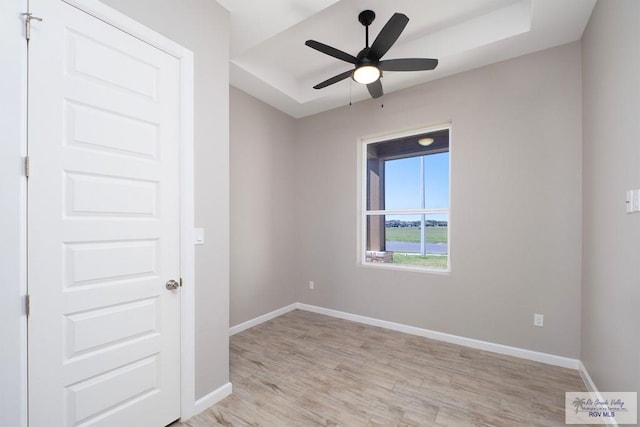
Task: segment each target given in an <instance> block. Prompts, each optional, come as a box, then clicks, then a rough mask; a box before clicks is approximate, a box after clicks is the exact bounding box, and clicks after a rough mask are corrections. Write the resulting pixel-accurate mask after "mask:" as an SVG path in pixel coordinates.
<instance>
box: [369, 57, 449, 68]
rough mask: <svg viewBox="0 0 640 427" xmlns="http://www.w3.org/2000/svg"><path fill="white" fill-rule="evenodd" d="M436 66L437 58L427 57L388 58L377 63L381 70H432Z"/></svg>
mask: <svg viewBox="0 0 640 427" xmlns="http://www.w3.org/2000/svg"><path fill="white" fill-rule="evenodd" d="M437 66H438V60H437V59H429V58H402V59H388V60H386V61H380V62H379V63H378V67H379V68H380V69H381V70H383V71H425V70H433V69H434V68H436V67H437Z"/></svg>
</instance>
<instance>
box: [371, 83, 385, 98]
mask: <svg viewBox="0 0 640 427" xmlns="http://www.w3.org/2000/svg"><path fill="white" fill-rule="evenodd" d="M367 89H368V90H369V93H370V94H371V97H372V98H380V97H381V96H382V95H384V92H383V91H382V82H381V81H380V79H378V80H376V81H375V82H373V83H369V84H368V85H367Z"/></svg>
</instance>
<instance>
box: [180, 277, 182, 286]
mask: <svg viewBox="0 0 640 427" xmlns="http://www.w3.org/2000/svg"><path fill="white" fill-rule="evenodd" d="M180 287H182V277H181V278H180Z"/></svg>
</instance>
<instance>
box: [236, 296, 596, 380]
mask: <svg viewBox="0 0 640 427" xmlns="http://www.w3.org/2000/svg"><path fill="white" fill-rule="evenodd" d="M295 309H299V310H305V311H311V312H313V313H318V314H324V315H326V316H331V317H336V318H339V319H345V320H350V321H352V322H358V323H364V324H365V325H371V326H377V327H380V328H385V329H391V330H393V331H398V332H404V333H405V334H411V335H418V336H421V337H425V338H430V339H433V340H438V341H444V342H448V343H451V344H458V345H462V346H465V347H471V348H475V349H478V350H486V351H491V352H494V353H499V354H505V355H507V356H513V357H519V358H521V359H527V360H533V361H535V362H541V363H547V364H549V365H555V366H561V367H563V368H569V369H578V368H579V364H580V361H579V360H578V359H571V358H569V357H564V356H556V355H554V354H549V353H541V352H538V351H533V350H526V349H523V348H518V347H511V346H508V345H503V344H495V343H492V342H488V341H481V340H476V339H473V338H466V337H461V336H457V335H451V334H446V333H443V332H438V331H432V330H430V329H423V328H418V327H415V326H409V325H403V324H401V323H394V322H389V321H386V320H380V319H375V318H372V317H366V316H360V315H358V314H351V313H346V312H344V311H338V310H332V309H330V308H324V307H318V306H315V305H309V304H303V303H299V302H297V303H294V304H290V305H288V306H286V307H282V308H280V309H278V310H274V311H272V312H270V313H266V314H263V315H262V316H258V317H256V318H254V319H251V320H248V321H246V322H243V323H240V324H239V325H236V326H234V327H232V328H230V329H229V335H234V334H237V333H239V332H242V331H244V330H245V329H249V328H252V327H254V326H257V325H259V324H261V323H263V322H266V321H268V320H271V319H273V318H275V317H278V316H281V315H283V314H285V313H288V312H290V311H292V310H295ZM585 372H586V371H585Z"/></svg>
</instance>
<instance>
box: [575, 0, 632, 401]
mask: <svg viewBox="0 0 640 427" xmlns="http://www.w3.org/2000/svg"><path fill="white" fill-rule="evenodd" d="M639 21H640V2H638V1H637V0H625V1H623V0H616V1H602V0H601V1H598V3H597V4H596V7H595V9H594V11H593V14H592V16H591V20H590V21H589V24H588V26H587V29H586V31H585V33H584V36H583V39H582V46H583V62H582V72H583V96H584V104H583V115H584V116H583V135H584V147H583V228H582V230H583V252H582V257H583V267H582V281H583V290H582V340H581V343H582V352H581V358H582V361H583V362H584V364H585V366H586V368H587V371H589V374H590V375H591V377H592V378H593V380H594V382H595V383H596V386H597V387H598V388H599V389H600V390H603V391H640V309H639V308H640V307H639V303H640V286H639V284H638V283H639V278H640V250H639V249H638V248H639V247H640V246H639V245H640V214H638V213H634V214H625V192H626V190H630V189H637V188H640V30H638V22H639Z"/></svg>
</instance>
